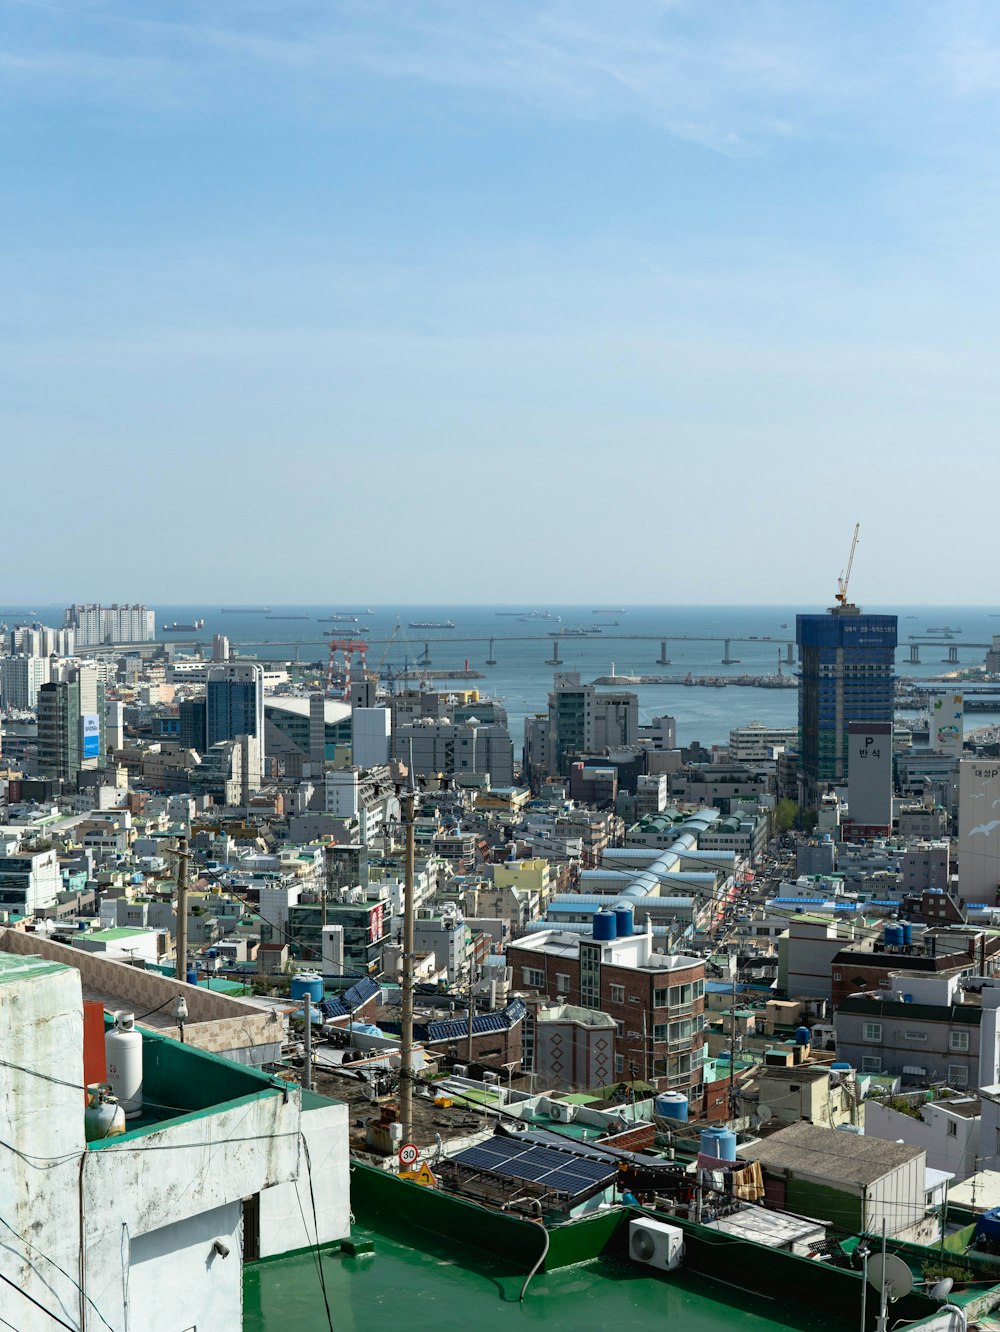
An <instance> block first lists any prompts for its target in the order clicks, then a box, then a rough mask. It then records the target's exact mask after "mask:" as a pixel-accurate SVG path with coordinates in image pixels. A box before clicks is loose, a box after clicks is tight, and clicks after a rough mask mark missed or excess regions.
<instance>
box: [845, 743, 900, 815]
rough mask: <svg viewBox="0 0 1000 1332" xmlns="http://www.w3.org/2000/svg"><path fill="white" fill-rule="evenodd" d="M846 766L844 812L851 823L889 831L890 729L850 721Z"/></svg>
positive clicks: (890, 794) (890, 787) (890, 793)
mask: <svg viewBox="0 0 1000 1332" xmlns="http://www.w3.org/2000/svg"><path fill="white" fill-rule="evenodd" d="M847 733H848V739H849V742H850V747H849V749H848V754H849V759H848V765H847V809H848V813H849V815H850V819H851V822H852V823H853V824H858V825H861V826H862V827H867V828H888V827H889V826H890V825H891V824H892V726H891V725H889V724H888V723H887V722H851V723H850V725H849V726H848V728H847Z"/></svg>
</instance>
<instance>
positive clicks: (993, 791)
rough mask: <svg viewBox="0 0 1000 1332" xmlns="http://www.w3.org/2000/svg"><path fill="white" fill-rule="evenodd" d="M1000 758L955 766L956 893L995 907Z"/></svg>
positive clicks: (999, 877) (999, 871) (999, 875)
mask: <svg viewBox="0 0 1000 1332" xmlns="http://www.w3.org/2000/svg"><path fill="white" fill-rule="evenodd" d="M998 810H1000V761H997V760H993V761H992V762H991V761H990V760H989V759H985V760H983V759H962V760H961V762H960V763H959V765H958V895H959V897H960V898H961V900H962V901H963V902H984V903H986V905H987V906H995V905H996V903H997V897H998V890H1000V816H998V813H997V811H998Z"/></svg>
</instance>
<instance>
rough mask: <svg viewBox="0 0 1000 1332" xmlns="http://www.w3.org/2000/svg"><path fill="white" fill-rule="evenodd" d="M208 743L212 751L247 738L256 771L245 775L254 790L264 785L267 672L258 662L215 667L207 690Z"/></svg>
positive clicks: (231, 663) (206, 728) (206, 718)
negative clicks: (248, 737)
mask: <svg viewBox="0 0 1000 1332" xmlns="http://www.w3.org/2000/svg"><path fill="white" fill-rule="evenodd" d="M205 705H206V706H205V731H206V735H205V742H206V745H207V747H208V748H209V749H210V748H211V747H212V746H213V745H216V744H218V743H219V742H220V741H223V740H235V739H237V738H238V737H239V736H241V735H248V736H250V737H251V738H252V739H254V740H255V741H256V742H257V744H256V745H255V746H253V747H252V759H253V762H254V764H255V765H256V767H255V770H254V771H248V772H245V773H244V780H245V781H246V782H248V783H249V785H250V788H251V790H256V789H257V788H258V787H259V786H260V785H261V782H262V781H263V761H264V668H263V667H262V666H260V665H259V664H258V663H256V662H229V663H227V664H226V665H223V666H214V667H213V668H212V670H211V671H210V672H209V677H208V684H207V685H206V687H205Z"/></svg>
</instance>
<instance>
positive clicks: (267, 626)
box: [0, 602, 1000, 750]
mask: <svg viewBox="0 0 1000 1332" xmlns="http://www.w3.org/2000/svg"><path fill="white" fill-rule="evenodd" d="M155 609H156V626H157V637H158V639H161V640H163V641H165V642H168V643H169V642H180V641H185V642H186V641H189V640H191V639H194V638H197V639H198V640H199V642H201V643H203V644H204V645H205V646H206V647H210V646H211V642H212V636H213V634H217V633H220V634H225V635H226V636H227V637H228V638H229V639H230V640H231V642H232V643H233V646H234V650H235V651H236V652H237V653H238V654H239V655H245V656H253V657H258V658H260V659H261V660H266V661H293V662H294V661H298V662H299V663H307V662H323V663H324V664H325V662H326V660H327V657H328V647H329V638H328V637H326V636H325V633H324V631H333V632H334V633H335V634H336V635H337V636H338V637H343V638H359V637H363V638H364V639H366V640H367V641H368V642H369V644H370V647H369V651H368V665H369V667H372V666H374V665H375V664H376V663H377V662H378V661H379V659H380V658H381V657H382V655H383V652H384V653H385V660H384V664H385V665H391V666H392V667H393V668H394V670H396V671H402V670H404V669H413V668H414V667H415V665H416V663H417V660H418V658H419V657H420V656H421V654H422V653H423V651H424V645H425V644H426V645H427V648H428V651H429V655H430V667H431V669H432V670H449V669H463V668H465V666H466V665H468V667H469V668H470V669H472V670H477V671H481V672H482V674H483V677H484V678H483V679H481V680H472V681H469V682H467V683H466V682H460V681H453V682H449V681H442V680H438V681H434V682H433V683H434V687H435V688H437V689H442V690H446V689H447V688H448V687H449V684H451V686H452V687H453V688H456V689H459V688H478V689H480V690H481V691H482V692H483V693H484V694H486V695H489V696H490V697H494V698H498V699H500V700H501V701H502V702H503V703H504V705H505V706H506V708H507V713H508V718H509V724H510V730H511V735H512V736H513V738H514V742H515V749H517V750H519V749H520V744H521V739H522V737H523V733H524V730H523V728H524V719H525V717H527V716H531V715H533V714H534V713H538V712H544V711H545V709H546V703H547V697H548V692H549V690H550V689H551V688H552V677H553V674H554V672H555V671H557V670H559V671H579V673H580V678H581V680H583V681H591V680H593V679H595V678H596V677H598V676H608V675H611V674H616V675H670V676H679V677H684V676H687V675H688V674H690V675H691V676H692V677H694V678H698V677H714V678H717V679H718V678H721V679H724V680H725V679H728V680H736V679H737V678H738V677H740V676H743V675H750V676H768V675H772V676H773V675H776V674H777V673H778V671H779V667H780V670H781V672H782V674H784V675H786V676H787V675H788V674H789V673H790V672H793V671H794V670H796V669H797V667H796V665H795V661H794V658H795V656H796V652H795V648H794V640H795V616H796V613H797V612H806V613H813V612H816V611H822V610H823V609H824V608H823V607H802V606H628V605H624V604H622V605H620V606H611V605H607V606H598V605H594V606H587V605H584V606H580V605H558V604H541V603H539V604H527V603H526V604H522V605H508V606H469V605H430V606H407V605H398V606H373V605H370V604H369V603H367V602H365V603H360V602H353V603H352V602H333V603H330V604H328V605H309V606H300V605H281V606H279V605H271V606H270V607H267V605H266V603H264V602H258V603H255V604H254V605H252V606H248V605H245V606H243V607H240V605H239V603H238V602H233V603H232V605H231V606H227V608H226V609H225V610H224V609H223V607H222V606H221V605H208V604H205V603H202V604H200V605H183V606H175V605H158V606H157V607H156V608H155ZM864 609H865V610H867V611H870V612H872V613H886V614H895V615H898V616H899V639H900V647H899V648H898V649H897V653H896V664H897V672H898V673H899V674H900V675H903V676H910V677H913V678H915V679H934V678H945V677H947V676H948V675H949V673H952V674H953V673H954V672H955V671H956V670H959V669H961V666H966V667H972V666H979V665H981V664H982V661H983V657H984V655H985V646H983V647H980V648H972V647H970V648H964V647H963V646H962V644H963V643H964V642H968V643H978V644H982V645H985V644H988V643H990V642H991V641H992V638H993V634H994V633H1000V611H994V610H993V608H992V607H989V606H907V607H899V606H866V607H865V608H864ZM332 615H338V616H356V617H357V619H356V620H354V619H341V620H337V621H331V620H330V619H329V618H328V617H330V616H332ZM525 617H529V618H525ZM542 617H548V618H542ZM198 619H203V620H204V621H205V624H204V627H203V628H202V629H200V630H199V631H198V632H197V634H192V633H178V634H169V633H164V632H163V626H164V625H166V624H173V623H175V622H176V623H178V624H191V623H193V622H194V621H195V620H198ZM32 621H38V622H40V623H42V624H48V625H61V624H62V622H63V608H62V607H61V606H59V607H55V606H40V605H35V606H15V605H12V606H4V607H0V622H2V623H4V624H6V625H9V626H13V625H15V624H24V623H31V622H32ZM432 624H433V625H454V628H433V629H432V628H415V627H412V626H414V625H432ZM397 625H400V626H401V628H400V629H399V630H398V631H397V632H396V635H395V638H394V640H393V641H392V643H391V644H390V645H389V646H388V647H386V643H387V641H388V639H389V638H390V636H391V635H392V633H393V630H394V628H395V626H397ZM363 628H364V629H367V630H368V632H367V633H364V634H362V633H361V630H362V629H363ZM944 628H947V629H949V630H950V631H951V632H952V633H953V637H952V638H944V637H943V636H942V635H941V634H932V635H929V634H928V630H929V629H936V630H941V629H944ZM564 629H573V630H576V629H586V630H590V631H593V630H595V629H599V630H600V632H588V633H587V634H585V635H580V636H576V635H573V636H566V635H563V634H562V633H561V632H560V631H562V630H564ZM553 633H560V636H559V637H558V638H553V637H552V634H553ZM727 637H728V638H729V639H730V649H729V655H730V657H731V658H738V661H731V662H730V663H729V664H725V663H724V662H723V660H722V658H723V656H724V652H725V639H726V638H727ZM911 637H916V638H922V639H926V638H928V637H931V638H934V639H935V640H937V639H940V644H938V642H936V641H935V643H934V645H933V646H931V647H922V648H921V649H920V655H921V662H920V664H919V665H913V664H911V663H910V661H909V650H908V639H909V638H911ZM663 638H666V640H667V656H668V658H669V660H670V663H671V664H670V665H669V666H662V665H660V664H659V663H658V661H657V658H658V657H659V656H660V645H661V640H662V639H663ZM490 640H492V643H493V659H494V660H495V662H496V665H495V666H490V665H487V664H486V663H487V659H488V658H489V656H490ZM737 640H739V641H737ZM556 643H557V644H558V648H559V657H560V658H561V662H562V664H561V665H560V666H552V665H549V664H548V662H549V660H550V659H551V658H552V655H553V646H554V644H556ZM789 643H792V644H793V647H792V655H793V663H792V664H791V665H789V664H788V662H787V660H786V653H787V645H788V644H789ZM953 644H954V645H957V646H958V648H959V659H960V663H961V664H960V666H959V667H956V666H955V665H953V664H949V663H948V662H947V655H948V653H947V649H948V647H949V646H951V645H953ZM187 651H189V649H188V648H182V647H178V652H179V653H184V652H187ZM622 687H625V688H629V689H634V690H635V692H636V693H637V694H638V696H639V717H640V721H643V722H646V721H649V720H650V719H651V718H652V717H655V716H660V715H663V714H669V715H670V716H673V717H675V718H676V719H677V736H678V741H679V743H680V744H683V745H688V744H690V743H691V742H692V741H693V740H698V741H700V742H701V743H702V744H703V745H713V744H725V743H726V741H727V740H728V738H729V731H730V730H731V728H733V727H734V726H744V725H747V724H748V723H750V722H752V721H760V722H763V723H764V724H765V725H768V726H794V725H795V722H796V711H797V699H796V691H795V690H794V689H774V688H753V687H741V686H737V685H735V684H730V685H728V686H726V687H725V688H717V687H702V686H698V685H683V684H670V685H654V684H648V685H632V684H628V685H623V686H622ZM965 724H966V729H967V730H969V729H972V728H973V727H982V726H996V725H1000V711H998V712H996V713H990V712H976V713H969V714H966V718H965Z"/></svg>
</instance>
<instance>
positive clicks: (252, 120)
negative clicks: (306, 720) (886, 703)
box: [0, 0, 1000, 605]
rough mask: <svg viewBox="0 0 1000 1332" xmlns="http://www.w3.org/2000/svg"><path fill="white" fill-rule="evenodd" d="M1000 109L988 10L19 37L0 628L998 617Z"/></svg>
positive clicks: (731, 1)
mask: <svg viewBox="0 0 1000 1332" xmlns="http://www.w3.org/2000/svg"><path fill="white" fill-rule="evenodd" d="M998 103H1000V7H998V6H996V5H995V4H993V3H982V4H980V3H966V2H965V0H948V3H947V4H941V3H940V2H939V0H930V2H924V0H908V2H907V3H893V0H887V2H886V3H882V4H878V5H872V4H871V3H870V0H863V2H859V3H851V2H850V0H842V2H841V3H838V4H836V5H830V4H829V3H827V2H826V0H823V2H822V3H814V2H812V0H787V2H784V3H774V2H771V0H746V2H744V0H725V3H713V2H711V0H697V2H694V0H690V2H689V0H617V2H615V3H596V2H595V0H323V2H322V3H320V2H319V0H316V2H315V3H311V2H310V0H241V3H238V4H237V3H227V2H226V0H197V2H196V0H172V3H170V4H161V3H155V2H154V0H0V190H2V194H0V202H2V206H0V493H2V495H3V499H4V503H3V519H2V527H0V531H2V532H3V535H4V538H5V541H4V546H5V554H6V560H5V571H4V572H5V576H4V578H3V580H2V581H3V586H4V591H3V593H2V594H0V595H2V596H3V598H4V600H5V601H6V602H7V603H9V604H17V603H21V602H30V601H39V602H41V601H47V602H53V601H61V600H64V601H65V602H66V603H68V602H70V601H77V600H80V601H90V600H105V601H111V600H119V601H121V600H142V601H146V602H147V603H148V604H150V605H153V604H155V603H156V602H162V603H165V604H183V603H197V602H198V601H199V599H204V598H206V597H207V598H208V599H210V600H212V601H216V600H218V596H219V594H220V593H224V599H225V600H227V601H231V602H234V603H235V602H238V601H247V602H256V601H258V600H266V601H268V602H281V601H284V602H289V603H291V602H298V603H308V602H314V601H315V602H322V601H326V600H329V599H330V598H331V597H333V598H334V599H337V598H340V599H341V600H343V599H344V598H345V597H346V598H347V599H348V600H360V601H361V602H363V603H365V604H377V603H379V602H394V603H404V602H407V601H409V602H412V603H427V602H433V603H442V604H443V603H449V602H454V603H469V602H476V601H481V602H497V601H500V602H520V601H524V602H530V603H531V604H544V603H545V602H546V601H550V602H558V603H564V602H575V601H578V602H588V603H589V602H591V601H593V602H594V604H600V603H601V602H602V601H609V602H610V603H612V604H613V603H617V602H618V601H622V602H623V603H624V602H628V603H629V604H636V603H640V602H644V601H645V602H651V603H656V604H666V603H670V604H673V603H699V602H717V603H723V604H736V603H740V602H747V603H780V604H785V605H789V604H795V603H796V602H797V601H802V602H803V603H804V604H809V605H812V604H816V603H820V602H824V601H826V600H828V599H829V597H830V595H831V594H832V591H833V589H834V585H835V581H836V577H837V574H838V573H839V572H840V571H841V570H842V569H843V567H844V564H845V562H846V558H847V553H848V549H849V546H850V541H851V533H852V531H853V527H854V523H855V522H857V521H860V523H861V539H860V542H859V546H858V553H857V556H856V559H855V565H854V571H853V577H852V584H851V590H852V594H853V596H854V598H855V599H857V600H858V601H860V602H862V603H864V602H866V601H867V602H869V603H880V604H891V603H896V602H898V603H900V604H906V603H941V604H951V603H960V604H976V603H983V604H993V603H994V602H996V603H998V604H1000V590H998V589H997V586H996V581H997V580H996V574H995V569H996V558H995V551H994V531H993V529H994V526H995V507H996V501H995V497H996V492H997V481H998V476H1000V449H998V447H997V423H998V420H1000V410H998V408H1000V378H998V375H997V365H998V363H1000V335H998V314H997V312H998V311H1000V248H998V246H997V221H998V204H1000V170H998V167H1000V156H998V151H997V149H998V137H1000V105H998ZM991 495H992V496H993V497H994V498H993V499H992V500H990V502H989V504H987V503H986V499H987V498H988V497H989V496H991ZM956 523H958V524H960V526H961V529H962V530H961V532H959V531H958V529H957V527H956V526H955V524H956Z"/></svg>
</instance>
